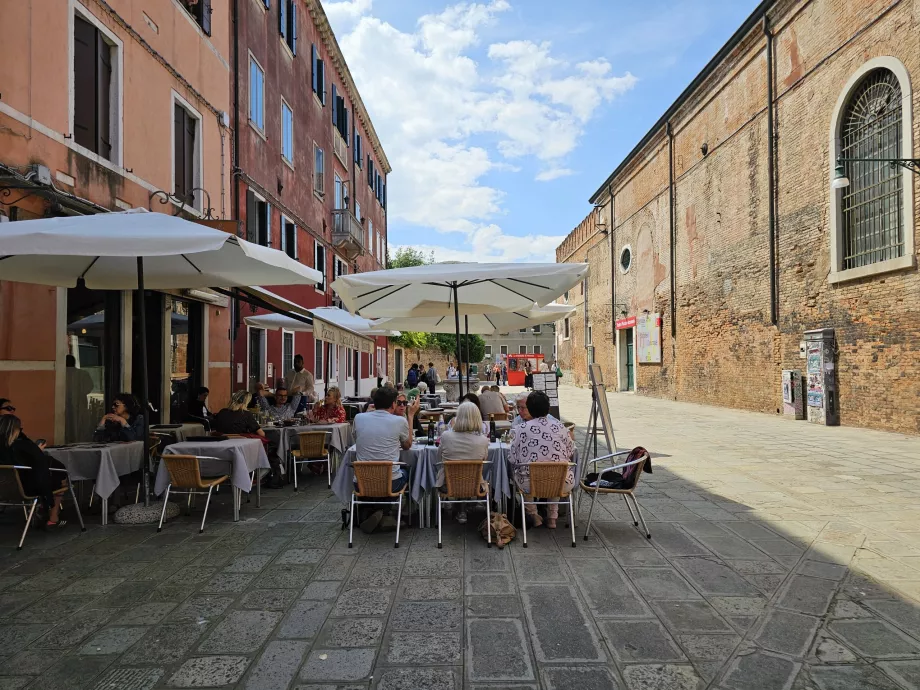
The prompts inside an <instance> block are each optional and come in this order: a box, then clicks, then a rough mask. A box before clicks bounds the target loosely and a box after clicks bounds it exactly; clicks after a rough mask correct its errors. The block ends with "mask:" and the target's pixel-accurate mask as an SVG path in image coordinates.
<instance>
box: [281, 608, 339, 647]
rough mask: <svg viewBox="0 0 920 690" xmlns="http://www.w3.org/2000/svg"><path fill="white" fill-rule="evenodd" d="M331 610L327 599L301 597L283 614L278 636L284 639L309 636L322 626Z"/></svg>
mask: <svg viewBox="0 0 920 690" xmlns="http://www.w3.org/2000/svg"><path fill="white" fill-rule="evenodd" d="M331 610H332V604H331V603H330V602H328V601H312V600H306V599H301V600H300V601H298V602H297V603H296V604H294V605H293V606H292V607H291V609H290V610H289V611H288V612H287V615H285V617H284V620H283V621H282V622H281V626H280V628H279V629H278V637H280V638H284V639H292V638H310V637H313V636H314V635H316V634H317V633H318V632H319V630H320V628H322V627H323V621H325V620H326V617H327V616H328V615H329V613H330V611H331Z"/></svg>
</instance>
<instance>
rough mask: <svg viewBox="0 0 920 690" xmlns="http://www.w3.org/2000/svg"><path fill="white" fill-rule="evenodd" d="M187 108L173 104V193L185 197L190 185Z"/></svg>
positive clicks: (181, 197)
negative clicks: (186, 137)
mask: <svg viewBox="0 0 920 690" xmlns="http://www.w3.org/2000/svg"><path fill="white" fill-rule="evenodd" d="M185 117H186V114H185V110H183V108H182V106H180V105H179V104H178V103H177V104H175V105H174V106H173V177H174V178H175V181H174V187H175V188H174V189H173V193H174V194H175V195H176V196H177V197H179V198H180V199H184V198H185V193H186V191H188V186H187V184H186V180H185Z"/></svg>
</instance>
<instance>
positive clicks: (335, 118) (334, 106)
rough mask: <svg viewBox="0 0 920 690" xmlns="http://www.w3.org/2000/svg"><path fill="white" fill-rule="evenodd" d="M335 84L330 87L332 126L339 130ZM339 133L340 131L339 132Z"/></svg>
mask: <svg viewBox="0 0 920 690" xmlns="http://www.w3.org/2000/svg"><path fill="white" fill-rule="evenodd" d="M337 94H338V91H336V88H335V84H333V85H332V124H333V125H335V127H336V129H338V128H339V97H338V95H337ZM340 131H341V130H340Z"/></svg>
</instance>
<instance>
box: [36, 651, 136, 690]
mask: <svg viewBox="0 0 920 690" xmlns="http://www.w3.org/2000/svg"><path fill="white" fill-rule="evenodd" d="M117 658H118V657H117V655H115V654H112V655H108V656H101V655H92V656H79V655H72V656H65V657H63V658H61V659H60V660H59V661H57V662H56V663H55V664H54V665H53V666H51V667H50V668H48V669H47V670H46V671H44V672H43V673H42V674H41V675H40V676H39V677H38V678H37V679H36V680H35V683H34V685H33V687H35V688H67V690H83V689H84V688H90V687H93V686H94V685H95V683H94V679H95V678H96V676H98V675H99V674H101V673H102V672H103V671H104V670H105V669H106V668H108V667H109V666H111V665H112V663H113V662H114V661H115V659H117Z"/></svg>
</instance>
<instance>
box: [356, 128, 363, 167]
mask: <svg viewBox="0 0 920 690" xmlns="http://www.w3.org/2000/svg"><path fill="white" fill-rule="evenodd" d="M363 158H364V148H363V146H362V144H361V135H360V134H358V130H357V128H355V167H356V168H360V167H361V161H362V159H363Z"/></svg>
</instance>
